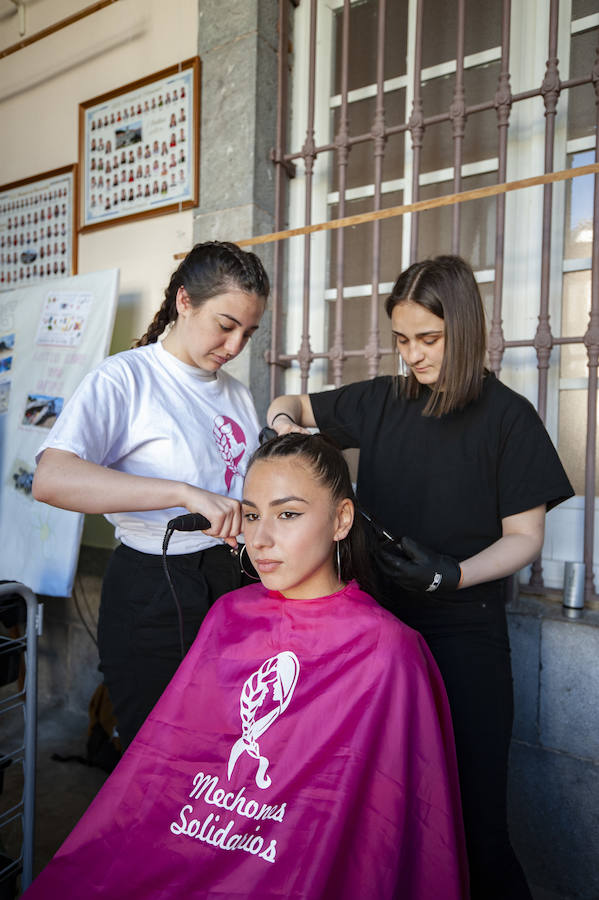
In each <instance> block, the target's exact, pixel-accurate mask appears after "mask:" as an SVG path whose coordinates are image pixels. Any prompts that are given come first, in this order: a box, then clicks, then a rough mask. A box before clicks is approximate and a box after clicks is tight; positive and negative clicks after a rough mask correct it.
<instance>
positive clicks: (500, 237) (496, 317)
mask: <svg viewBox="0 0 599 900" xmlns="http://www.w3.org/2000/svg"><path fill="white" fill-rule="evenodd" d="M510 19H511V0H503V8H502V19H501V63H500V70H499V78H498V81H497V92H496V93H495V109H496V110H497V130H498V132H499V136H498V144H499V167H498V173H497V177H498V183H499V184H503V183H505V182H506V181H507V139H508V129H509V122H510V111H511V107H512V92H511V89H510V71H509V65H510ZM504 229H505V194H499V196H498V197H497V200H496V206H495V283H494V285H493V315H492V319H491V328H490V331H489V364H490V366H491V370H492V371H493V372H494V373H495V374H496V375H497V376H499V372H500V371H501V361H502V359H503V354H504V351H505V335H504V333H503V315H502V303H503V269H504V248H505V241H504Z"/></svg>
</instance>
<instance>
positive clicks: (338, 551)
mask: <svg viewBox="0 0 599 900" xmlns="http://www.w3.org/2000/svg"><path fill="white" fill-rule="evenodd" d="M336 544H337V581H338V582H339V584H341V551H340V549H339V539H337V541H336Z"/></svg>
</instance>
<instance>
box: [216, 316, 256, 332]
mask: <svg viewBox="0 0 599 900" xmlns="http://www.w3.org/2000/svg"><path fill="white" fill-rule="evenodd" d="M217 315H219V316H223V317H224V318H225V319H228V320H229V321H230V322H234V323H235V325H239V327H240V328H243V325H242V324H241V322H240V321H239V319H236V318H235V316H230V315H229V314H228V313H224V312H219V313H217ZM257 328H258V326H257V325H252V326H251V327H250V328H248V329H247V330H248V331H256V329H257Z"/></svg>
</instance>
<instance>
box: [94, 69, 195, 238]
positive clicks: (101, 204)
mask: <svg viewBox="0 0 599 900" xmlns="http://www.w3.org/2000/svg"><path fill="white" fill-rule="evenodd" d="M199 98H200V60H199V58H197V57H195V58H194V59H190V60H187V61H186V62H184V63H181V64H179V65H176V66H172V68H170V69H164V70H163V71H161V72H157V73H155V74H154V75H149V76H148V77H147V78H143V79H141V80H140V81H136V82H134V83H132V84H129V85H126V86H125V87H123V88H119V89H118V90H116V91H112V92H111V93H109V94H104V95H102V96H101V97H96V98H95V99H94V100H88V101H87V102H86V103H82V104H80V106H79V162H80V172H81V205H82V209H81V231H82V232H83V231H89V230H91V229H93V228H101V227H103V226H105V225H112V224H114V223H115V222H120V221H123V220H130V219H134V218H135V219H138V218H141V217H143V216H153V215H158V214H160V213H167V212H173V211H175V210H179V209H187V208H188V207H191V206H197V204H198V162H199Z"/></svg>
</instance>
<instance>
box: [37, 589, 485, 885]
mask: <svg viewBox="0 0 599 900" xmlns="http://www.w3.org/2000/svg"><path fill="white" fill-rule="evenodd" d="M25 896H26V898H27V900H36V898H43V900H54V898H55V900H64V898H67V897H68V898H70V900H74V898H81V900H91V898H95V897H102V898H107V897H109V898H111V900H118V898H123V900H142V898H143V900H147V898H156V900H158V898H159V900H166V898H173V900H174V898H177V900H183V898H185V900H194V898H203V900H213V898H219V900H223V898H227V900H231V898H248V897H251V898H255V900H268V898H275V897H277V898H289V900H300V898H301V900H308V898H310V900H318V898H322V900H336V898H339V900H341V898H343V900H371V898H372V900H375V898H376V900H387V898H401V900H440V898H443V900H464V898H467V896H468V876H467V866H466V855H465V849H464V838H463V830H462V819H461V809H460V794H459V787H458V778H457V769H456V762H455V752H454V745H453V732H452V727H451V720H450V715H449V708H448V704H447V698H446V695H445V689H444V687H443V684H442V681H441V677H440V675H439V672H438V670H437V667H436V665H435V663H434V661H433V659H432V657H431V655H430V652H429V650H428V648H427V646H426V644H425V643H424V641H423V640H422V638H421V637H420V636H419V635H418V634H417V633H416V632H415V631H412V630H411V629H410V628H408V627H407V626H405V625H403V624H402V623H401V622H399V621H398V620H397V619H395V618H394V617H393V616H392V615H391V614H390V613H387V612H386V611H385V610H383V609H382V608H381V607H379V606H378V605H377V603H376V602H375V601H374V600H373V599H372V597H370V596H369V595H368V594H365V593H363V592H362V591H361V590H360V589H359V588H358V586H357V585H356V584H355V583H351V584H349V585H348V586H347V587H346V588H345V589H344V590H342V591H340V592H339V593H336V594H333V595H331V596H330V597H322V598H319V599H316V600H286V599H285V598H284V597H282V596H281V595H280V594H277V593H273V592H269V591H267V590H266V589H265V588H264V587H262V585H260V584H257V585H253V586H252V587H248V588H242V589H241V590H238V591H234V592H233V593H231V594H227V595H226V596H224V597H222V598H221V599H220V600H218V601H217V603H216V604H215V605H214V607H213V608H212V609H211V611H210V613H209V615H208V616H207V618H206V620H205V622H204V624H203V625H202V628H201V630H200V632H199V634H198V637H197V638H196V640H195V642H194V644H193V646H192V648H191V649H190V651H189V653H188V654H187V656H186V657H185V660H184V661H183V662H182V664H181V666H180V667H179V669H178V671H177V673H176V675H175V677H174V678H173V680H172V681H171V683H170V685H169V686H168V688H167V689H166V691H165V692H164V694H163V695H162V697H161V699H160V700H159V702H158V703H157V704H156V706H155V707H154V710H153V711H152V713H151V714H150V716H149V717H148V719H147V721H146V722H145V724H144V725H143V727H142V728H141V730H140V731H139V733H138V735H137V737H136V739H135V740H134V741H133V743H132V744H131V746H130V747H129V749H128V750H127V752H126V753H125V755H124V757H123V759H122V761H121V762H120V763H119V765H118V767H117V768H116V769H115V771H114V773H113V774H112V775H111V777H110V778H109V779H108V780H107V782H106V784H105V785H104V787H103V789H102V790H101V791H100V793H99V794H98V796H97V797H96V799H95V801H94V802H93V803H92V805H91V807H90V808H89V810H88V811H87V812H86V813H85V815H84V816H83V818H82V819H81V821H80V822H79V824H78V825H77V826H76V828H75V829H74V831H73V832H72V833H71V835H70V836H69V837H68V838H67V840H66V841H65V843H64V844H63V845H62V847H61V848H60V850H59V851H58V853H57V854H56V856H55V857H54V859H53V860H52V861H51V862H50V863H49V865H48V866H47V867H46V868H45V869H44V871H43V872H42V873H41V874H40V876H39V877H38V878H37V879H36V880H35V881H34V883H33V885H32V886H31V888H30V889H29V891H27V893H26V895H25Z"/></svg>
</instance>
